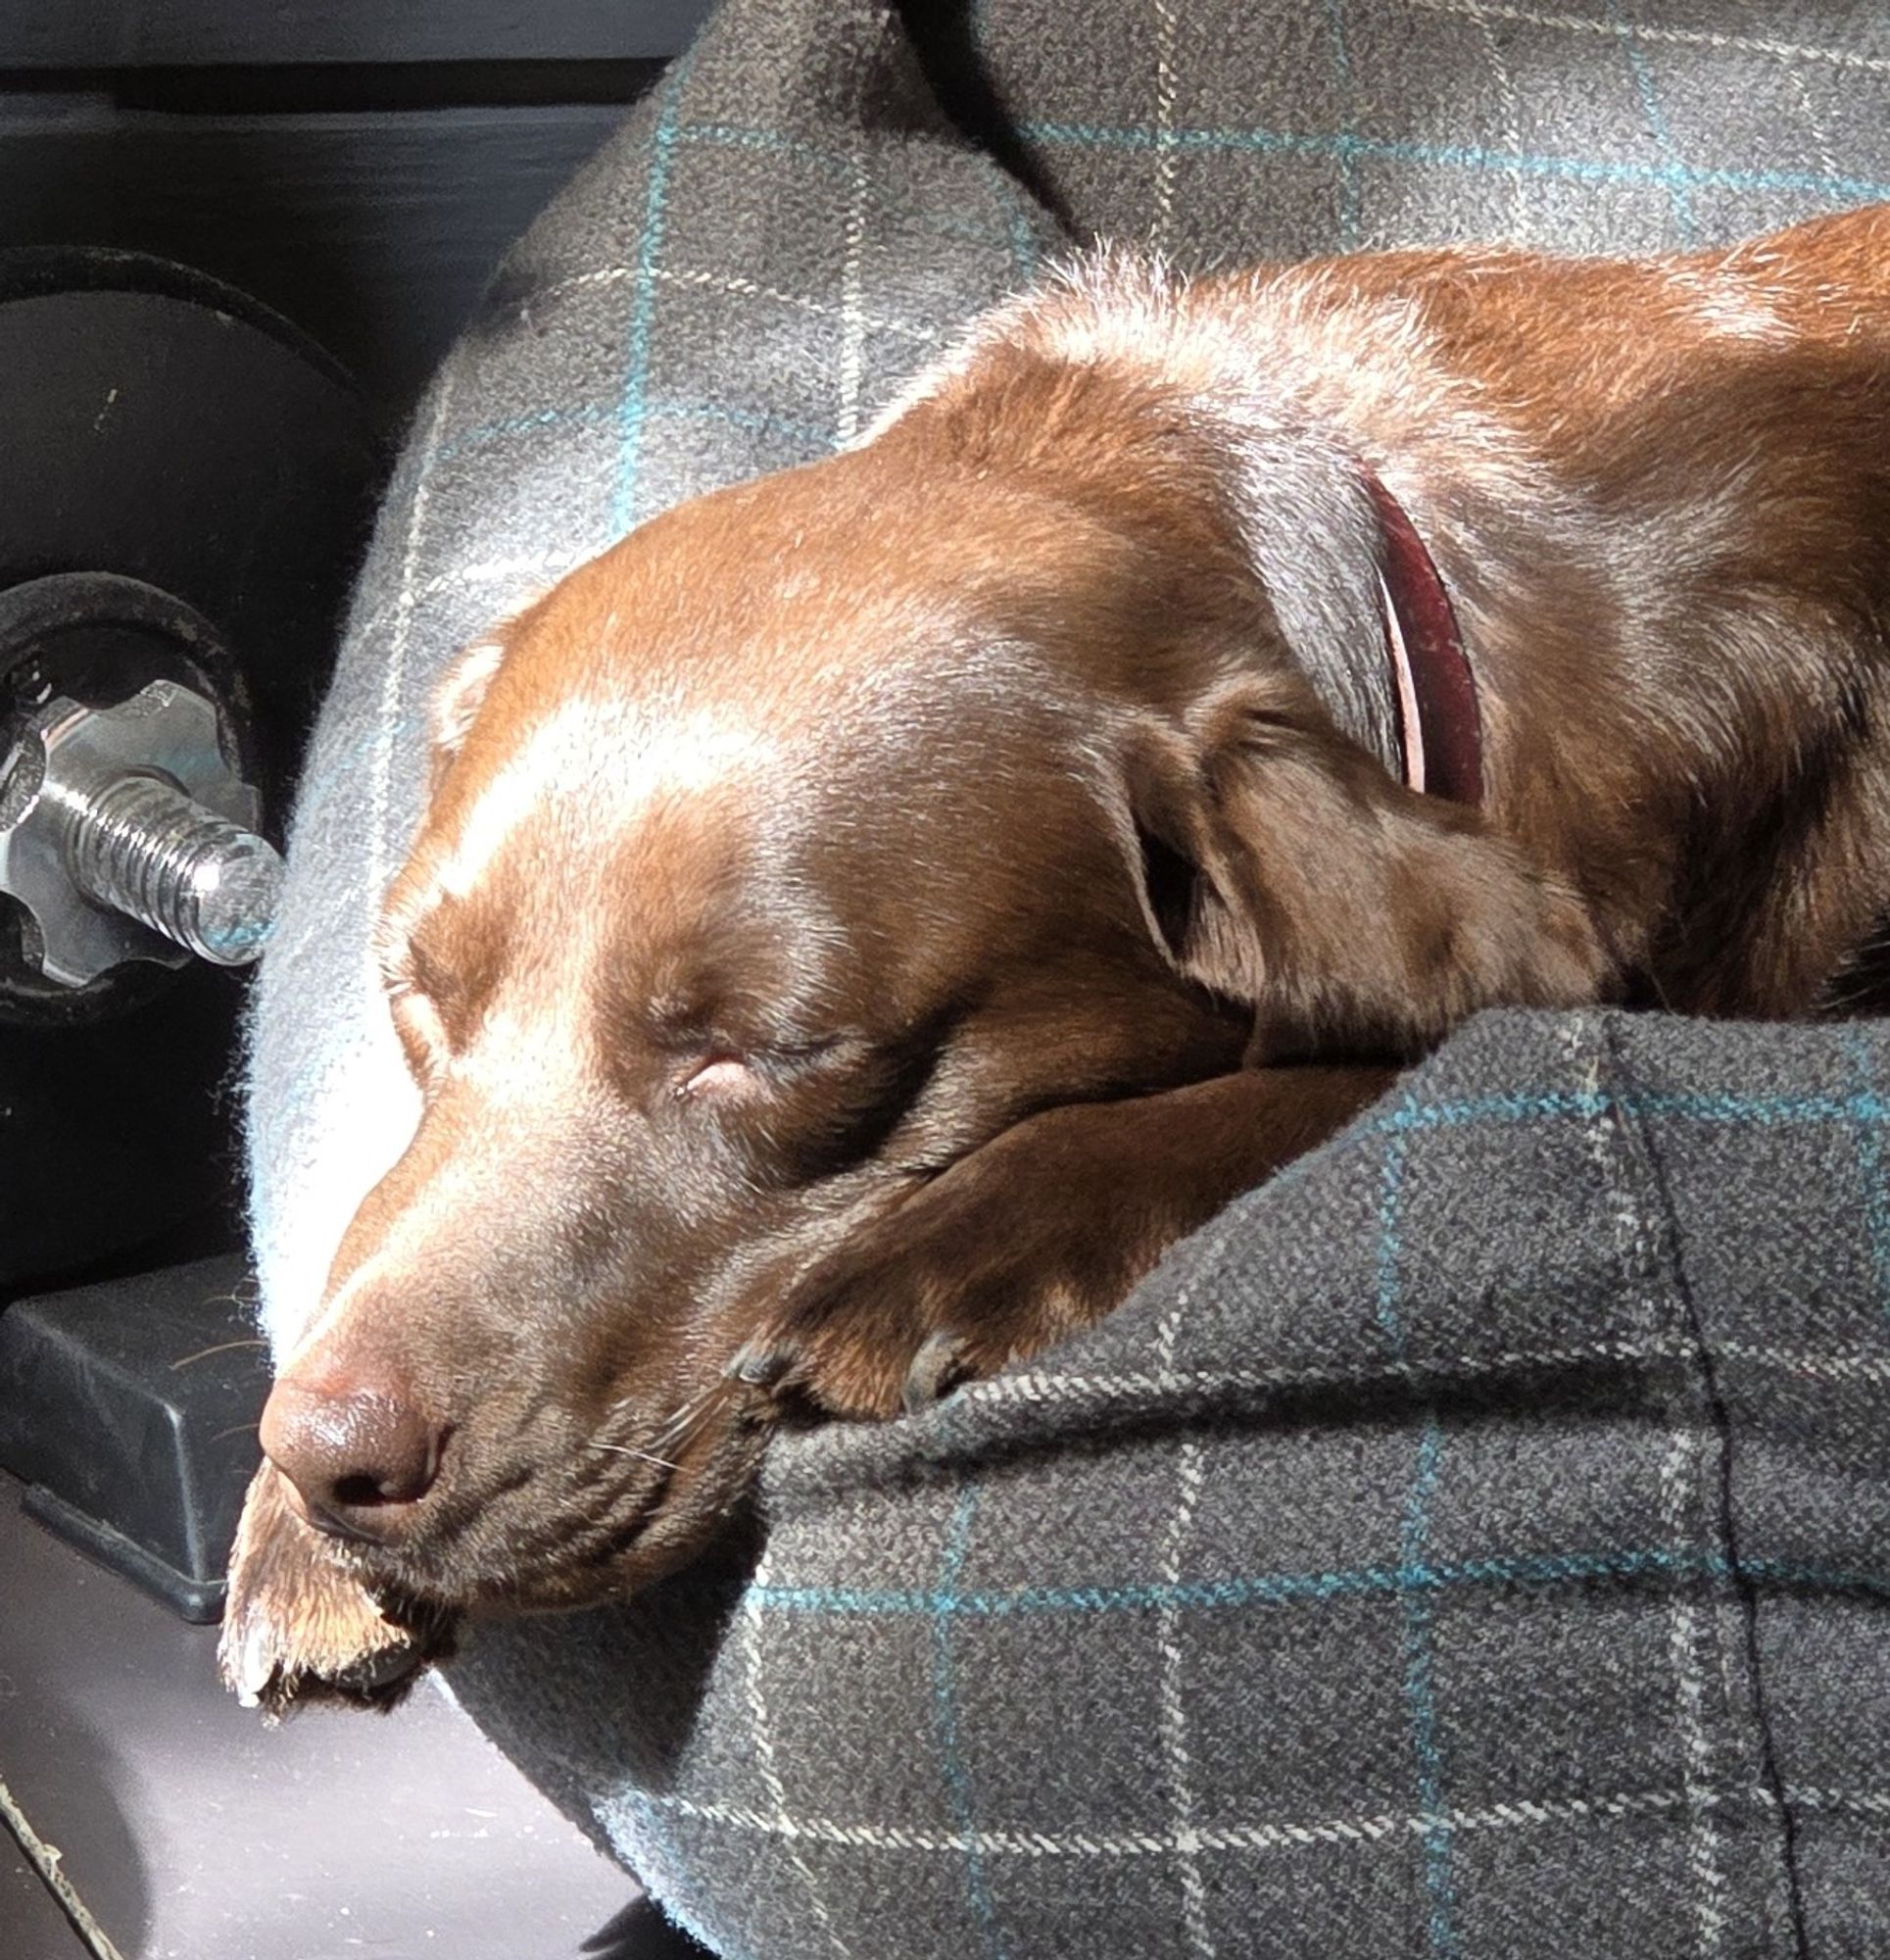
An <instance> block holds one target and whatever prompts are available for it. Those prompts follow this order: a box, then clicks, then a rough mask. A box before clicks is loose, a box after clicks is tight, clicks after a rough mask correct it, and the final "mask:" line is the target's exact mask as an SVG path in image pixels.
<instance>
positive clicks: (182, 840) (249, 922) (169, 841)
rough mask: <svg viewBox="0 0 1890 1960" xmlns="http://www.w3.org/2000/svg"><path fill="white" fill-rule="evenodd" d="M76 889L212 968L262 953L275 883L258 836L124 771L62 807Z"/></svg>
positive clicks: (276, 862)
mask: <svg viewBox="0 0 1890 1960" xmlns="http://www.w3.org/2000/svg"><path fill="white" fill-rule="evenodd" d="M68 817H69V825H70V827H69V828H68V830H67V834H66V836H67V845H66V848H67V861H68V864H69V866H70V869H71V872H72V876H73V880H74V882H75V883H76V884H77V885H78V886H79V888H80V889H81V890H82V891H83V892H84V893H85V894H86V895H87V896H88V897H89V898H91V899H94V900H96V901H97V902H98V903H99V904H100V905H103V906H109V907H112V908H113V909H115V910H117V911H121V912H128V913H129V914H130V915H131V917H133V918H135V919H137V920H138V921H139V922H140V923H142V924H144V925H147V926H149V927H150V928H151V929H152V931H154V932H160V933H162V934H163V935H164V936H165V938H167V939H169V940H170V941H172V942H173V943H174V944H176V945H178V946H181V947H183V948H185V949H186V950H187V951H189V952H191V953H194V954H196V955H197V956H199V957H200V958H203V959H208V960H210V961H211V962H212V963H213V964H215V965H218V966H246V965H248V964H249V962H250V961H251V960H253V959H255V958H256V957H257V956H258V955H259V954H261V952H262V951H263V942H264V941H265V940H266V939H267V937H268V930H269V925H270V923H271V921H272V920H273V918H274V916H275V907H276V901H277V898H278V897H279V895H280V893H281V889H282V859H281V858H279V857H278V856H277V855H276V853H275V851H274V849H273V848H272V847H271V846H270V845H269V843H268V842H267V839H265V838H261V837H258V836H257V835H256V833H255V832H254V831H251V830H245V829H244V828H243V827H242V825H241V824H237V823H230V822H228V821H226V820H225V819H224V818H222V817H220V816H218V815H217V813H216V812H215V811H214V810H209V809H205V808H204V806H203V805H202V804H200V803H197V802H195V801H193V800H192V799H191V798H190V797H188V796H186V795H185V794H184V793H183V791H182V790H180V789H178V788H177V787H176V786H175V785H174V784H172V783H169V782H166V781H164V780H163V779H162V778H160V777H157V776H149V775H136V774H133V775H124V776H120V777H119V778H118V779H117V780H116V781H114V782H111V783H108V784H107V785H105V786H104V787H103V788H102V789H99V790H97V791H95V792H93V793H92V794H91V795H90V796H87V797H86V798H84V800H83V801H82V802H81V803H77V804H76V805H75V806H74V805H69V806H68Z"/></svg>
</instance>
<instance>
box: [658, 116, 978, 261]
mask: <svg viewBox="0 0 1890 1960" xmlns="http://www.w3.org/2000/svg"><path fill="white" fill-rule="evenodd" d="M676 140H677V142H679V143H701V144H703V145H705V146H707V147H711V148H715V149H725V150H757V151H760V152H761V153H763V154H764V155H769V156H777V157H793V158H794V159H795V160H796V161H797V162H799V163H803V164H811V165H812V166H813V167H814V169H815V170H817V171H822V172H825V173H826V174H827V175H828V176H830V177H832V178H833V179H834V180H835V181H836V182H837V183H844V184H846V185H847V186H848V189H849V190H850V189H852V188H853V186H854V184H855V182H856V177H855V164H854V160H853V159H852V158H850V157H846V156H842V155H841V154H840V153H839V152H838V151H836V150H823V149H821V148H819V147H818V146H817V145H815V144H813V143H805V142H801V141H800V140H799V139H798V138H796V137H793V136H784V135H782V134H781V133H780V131H779V130H776V129H756V128H751V127H749V126H747V125H746V124H743V123H684V124H683V125H682V126H681V127H680V128H679V129H678V130H677V131H676ZM879 198H880V202H881V203H883V204H897V205H898V206H899V208H900V212H901V215H902V216H906V217H911V216H914V215H915V214H914V213H912V212H911V210H910V209H909V208H908V207H907V206H906V205H905V203H904V200H903V199H901V198H900V197H899V196H898V194H897V192H896V191H892V190H886V191H881V192H879ZM916 217H917V219H918V221H919V222H920V223H922V224H924V225H925V226H926V228H927V229H928V230H932V231H938V232H941V233H944V234H945V235H946V236H948V237H957V238H975V239H977V240H979V241H980V242H981V243H985V244H989V243H990V242H991V241H992V240H993V238H1001V237H1002V235H1003V233H1002V231H1001V230H999V229H998V228H996V227H994V226H993V225H991V224H980V223H979V222H978V221H976V220H975V219H965V218H954V217H952V216H951V215H950V214H949V213H946V212H940V211H929V210H923V209H922V210H920V211H918V212H917V213H916Z"/></svg>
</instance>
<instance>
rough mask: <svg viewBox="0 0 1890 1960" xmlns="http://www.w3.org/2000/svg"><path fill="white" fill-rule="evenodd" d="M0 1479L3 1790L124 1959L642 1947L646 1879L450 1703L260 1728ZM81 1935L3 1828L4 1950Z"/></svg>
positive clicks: (420, 1702)
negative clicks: (618, 1862)
mask: <svg viewBox="0 0 1890 1960" xmlns="http://www.w3.org/2000/svg"><path fill="white" fill-rule="evenodd" d="M19 1495H20V1486H19V1485H18V1484H17V1483H15V1482H13V1481H12V1480H11V1479H9V1478H7V1477H4V1476H0V1783H4V1784H5V1785H6V1786H7V1788H8V1789H10V1790H11V1792H12V1795H13V1799H14V1802H15V1803H16V1804H17V1805H18V1807H19V1809H20V1810H21V1811H22V1812H24V1816H25V1818H26V1820H27V1822H28V1824H29V1825H30V1827H31V1828H32V1829H33V1830H34V1831H36V1832H37V1833H38V1835H39V1836H40V1837H41V1838H43V1839H45V1841H46V1842H47V1843H48V1844H51V1845H55V1846H57V1847H58V1849H59V1852H60V1854H61V1863H62V1865H63V1868H64V1870H65V1872H66V1874H67V1876H68V1878H69V1879H70V1880H71V1882H72V1884H73V1887H74V1888H75V1889H76V1891H77V1892H78V1894H79V1896H80V1898H81V1899H82V1900H83V1902H84V1904H85V1906H86V1907H87V1908H88V1909H89V1910H90V1912H91V1913H92V1915H93V1916H94V1917H95V1918H96V1920H97V1921H98V1923H99V1925H100V1926H101V1927H102V1928H103V1929H104V1932H105V1933H106V1935H107V1936H109V1937H110V1939H111V1941H112V1942H113V1944H114V1945H116V1946H117V1948H118V1950H119V1951H120V1952H121V1954H122V1955H123V1956H124V1960H376V1957H378V1960H429V1956H433V1955H438V1956H440V1960H577V1956H579V1954H580V1953H581V1952H584V1951H586V1950H587V1949H588V1951H589V1953H590V1954H591V1956H592V1960H596V1956H597V1955H598V1954H600V1953H607V1954H610V1955H614V1956H618V1960H644V1956H645V1955H646V1954H647V1955H649V1956H651V1960H654V1957H655V1956H656V1955H657V1954H658V1953H669V1952H673V1951H674V1950H675V1949H674V1948H673V1947H672V1946H671V1945H670V1944H669V1942H668V1941H667V1940H666V1939H665V1938H663V1937H662V1936H661V1931H660V1929H659V1928H658V1927H656V1926H655V1925H654V1923H652V1922H653V1921H654V1915H651V1914H649V1912H648V1908H640V1907H639V1906H638V1905H636V1903H635V1900H636V1890H635V1887H634V1886H632V1884H631V1883H630V1881H629V1880H628V1879H627V1878H626V1877H625V1876H624V1875H623V1874H622V1873H621V1872H620V1871H618V1870H617V1869H616V1868H615V1867H614V1866H612V1865H610V1864H608V1863H606V1861H605V1860H604V1859H603V1858H602V1857H600V1856H599V1855H598V1854H597V1852H595V1851H594V1850H593V1849H592V1848H591V1846H590V1845H589V1844H588V1843H587V1842H586V1841H585V1839H584V1838H582V1837H581V1836H580V1835H579V1834H578V1832H577V1831H576V1830H575V1829H574V1828H573V1827H572V1826H571V1825H570V1824H569V1823H568V1822H567V1821H566V1820H565V1819H564V1818H562V1817H560V1816H559V1815H558V1813H557V1811H556V1810H555V1809H553V1807H552V1806H551V1805H550V1804H549V1803H548V1802H547V1801H546V1800H545V1798H544V1797H542V1796H541V1795H540V1794H539V1793H538V1792H537V1791H536V1790H535V1789H532V1787H531V1786H530V1785H529V1784H527V1783H526V1782H525V1781H524V1779H523V1778H522V1777H520V1776H519V1774H518V1773H517V1771H516V1770H514V1769H513V1768H512V1767H511V1765H510V1764H509V1762H508V1761H507V1760H506V1759H505V1757H503V1756H502V1755H501V1754H500V1753H499V1752H498V1750H497V1749H495V1748H494V1747H493V1746H492V1745H491V1744H490V1743H489V1742H487V1741H486V1740H485V1739H484V1738H483V1737H482V1736H481V1735H480V1734H479V1732H478V1731H477V1730H476V1729H475V1728H474V1727H473V1726H472V1724H471V1723H470V1722H469V1721H468V1720H467V1719H466V1718H465V1717H464V1716H463V1715H461V1714H460V1712H459V1711H458V1710H457V1709H456V1708H455V1707H454V1706H453V1705H452V1704H451V1703H450V1702H449V1701H448V1700H447V1699H446V1697H445V1696H444V1695H443V1694H440V1693H438V1692H437V1691H431V1690H427V1689H422V1691H420V1692H419V1693H417V1694H416V1695H414V1697H413V1698H412V1701H410V1702H409V1703H408V1705H407V1706H406V1707H405V1708H403V1709H401V1710H400V1711H399V1712H398V1713H396V1714H394V1715H392V1716H389V1717H373V1716H350V1715H342V1714H325V1715H324V1714H321V1713H318V1712H317V1713H314V1714H310V1715H306V1716H302V1717H299V1718H297V1719H296V1720H294V1721H291V1722H287V1723H285V1724H283V1725H282V1726H281V1727H280V1728H275V1729H270V1728H267V1727H266V1726H265V1724H264V1723H263V1721H262V1719H261V1718H260V1717H259V1716H257V1715H256V1714H254V1713H252V1712H250V1711H248V1710H246V1709H242V1708H239V1707H238V1706H237V1705H236V1702H235V1701H234V1699H232V1698H231V1696H229V1695H228V1694H226V1693H225V1692H224V1691H223V1689H222V1688H221V1686H220V1685H219V1684H218V1680H217V1677H216V1672H215V1667H214V1653H215V1648H216V1643H217V1635H216V1629H215V1628H212V1627H190V1626H185V1625H184V1624H183V1623H182V1622H181V1621H179V1620H177V1619H174V1618H173V1617H172V1616H171V1615H170V1613H169V1612H168V1611H167V1610H166V1609H165V1608H164V1607H162V1606H160V1605H159V1604H158V1603H157V1602H156V1601H154V1600H152V1599H150V1598H148V1597H146V1596H145V1595H144V1594H143V1593H139V1592H137V1591H135V1590H134V1589H133V1588H132V1587H131V1586H130V1585H128V1584H127V1583H126V1582H125V1581H123V1580H122V1579H120V1578H117V1577H116V1576H114V1575H113V1574H110V1573H108V1572H105V1571H102V1570H100V1569H99V1568H98V1567H96V1566H93V1565H91V1564H90V1563H88V1562H87V1561H86V1560H85V1559H84V1558H82V1557H81V1556H80V1555H79V1554H78V1553H77V1552H75V1551H73V1550H72V1549H71V1548H69V1547H68V1546H67V1545H65V1544H61V1543H60V1542H59V1541H58V1540H56V1539H54V1538H52V1537H50V1536H49V1535H48V1534H47V1533H46V1532H45V1531H44V1530H43V1529H41V1527H40V1526H39V1525H37V1524H35V1523H34V1522H33V1521H32V1520H31V1519H29V1518H27V1517H24V1515H23V1514H22V1513H21V1511H20V1507H19ZM87 1953H88V1948H87V1946H86V1945H85V1943H84V1942H83V1941H82V1940H81V1939H80V1937H79V1936H78V1935H77V1934H75V1933H74V1932H73V1929H72V1927H71V1926H70V1924H69V1923H68V1920H67V1918H66V1916H65V1915H64V1913H62V1912H61V1911H60V1909H59V1908H58V1907H57V1906H56V1905H55V1904H54V1903H53V1901H52V1897H51V1894H50V1893H49V1892H48V1891H47V1890H46V1888H45V1887H43V1886H42V1885H41V1884H40V1882H39V1880H38V1878H37V1877H36V1876H35V1875H34V1873H33V1872H32V1870H31V1869H30V1867H29V1866H28V1864H27V1862H26V1860H25V1859H24V1857H23V1856H22V1855H21V1852H20V1847H19V1845H18V1843H17V1842H16V1840H15V1838H14V1837H13V1835H12V1834H11V1833H9V1832H8V1831H7V1830H6V1829H5V1828H4V1827H0V1954H4V1955H6V1956H7V1960H86V1955H87Z"/></svg>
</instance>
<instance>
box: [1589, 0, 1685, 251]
mask: <svg viewBox="0 0 1890 1960" xmlns="http://www.w3.org/2000/svg"><path fill="white" fill-rule="evenodd" d="M1608 18H1609V20H1610V21H1612V22H1613V23H1614V27H1615V34H1616V37H1617V39H1618V40H1619V41H1620V43H1621V52H1622V55H1623V59H1624V60H1625V61H1626V63H1627V70H1628V73H1630V74H1631V75H1632V76H1633V78H1634V91H1635V93H1636V94H1637V95H1638V96H1639V97H1640V103H1641V113H1642V114H1643V115H1644V116H1645V117H1646V118H1647V127H1648V130H1649V132H1650V133H1651V134H1652V136H1653V138H1654V141H1655V142H1656V143H1658V144H1659V145H1660V150H1661V155H1662V156H1664V157H1665V158H1666V159H1667V161H1668V165H1669V167H1670V168H1672V169H1679V170H1684V169H1685V165H1684V164H1682V163H1681V161H1680V152H1679V146H1678V145H1677V144H1676V143H1675V142H1674V141H1673V130H1672V124H1670V123H1669V122H1668V120H1667V110H1666V107H1665V105H1664V104H1663V103H1662V101H1661V95H1660V90H1659V89H1658V88H1657V87H1656V86H1655V85H1654V72H1653V70H1652V69H1651V68H1650V67H1649V66H1648V63H1647V55H1646V52H1645V51H1644V50H1643V49H1642V48H1641V47H1640V46H1639V45H1638V44H1637V43H1636V42H1635V40H1634V37H1633V35H1632V34H1631V33H1629V32H1628V30H1627V24H1626V22H1625V21H1624V20H1623V18H1622V12H1621V0H1608ZM1667 189H1668V198H1669V201H1670V202H1671V203H1672V207H1673V222H1674V224H1675V226H1676V227H1677V228H1678V230H1679V234H1680V240H1681V242H1682V243H1683V244H1687V245H1691V244H1693V243H1695V242H1696V241H1697V239H1698V237H1699V226H1698V225H1697V224H1695V223H1694V221H1693V200H1692V198H1691V197H1690V196H1689V195H1688V189H1687V186H1686V184H1685V183H1683V182H1680V181H1677V180H1676V181H1672V182H1670V183H1669V184H1668V187H1667Z"/></svg>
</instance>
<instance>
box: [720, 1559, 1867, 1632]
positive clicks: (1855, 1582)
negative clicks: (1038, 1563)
mask: <svg viewBox="0 0 1890 1960" xmlns="http://www.w3.org/2000/svg"><path fill="white" fill-rule="evenodd" d="M1735 1576H1736V1577H1739V1578H1742V1579H1747V1580H1755V1581H1762V1582H1768V1583H1771V1584H1776V1585H1781V1586H1793V1587H1802V1588H1811V1589H1814V1590H1817V1591H1824V1592H1832V1593H1863V1594H1866V1595H1867V1596H1871V1597H1881V1598H1885V1599H1890V1573H1873V1572H1858V1571H1851V1570H1847V1569H1845V1568H1842V1567H1838V1566H1827V1565H1817V1564H1812V1563H1810V1562H1807V1561H1804V1560H1799V1559H1785V1558H1741V1559H1739V1560H1737V1561H1734V1560H1732V1559H1730V1558H1728V1557H1727V1556H1726V1555H1725V1554H1724V1553H1723V1552H1719V1551H1706V1550H1701V1549H1698V1548H1695V1547H1690V1546H1681V1547H1654V1548H1650V1549H1645V1550H1639V1551H1564V1552H1522V1553H1517V1554H1514V1555H1511V1556H1505V1557H1494V1556H1492V1557H1486V1558H1460V1559H1447V1560H1435V1559H1401V1560H1400V1562H1399V1563H1398V1564H1396V1565H1360V1566H1349V1567H1340V1568H1337V1569H1335V1570H1333V1571H1330V1572H1276V1573H1263V1574H1259V1575H1256V1576H1253V1577H1249V1578H1241V1579H1204V1580H1188V1581H1183V1582H1181V1583H1178V1584H1162V1583H1157V1582H1154V1581H1150V1582H1148V1583H1146V1584H1138V1585H1129V1586H1026V1587H1020V1588H1019V1589H1018V1590H1017V1591H1015V1592H1009V1593H960V1592H958V1591H957V1590H956V1589H955V1588H952V1587H934V1588H928V1587H885V1588H879V1587H850V1586H778V1585H774V1584H769V1585H765V1586H756V1587H752V1588H751V1589H750V1593H749V1595H748V1596H749V1597H750V1599H751V1600H752V1601H753V1603H754V1604H755V1606H756V1607H757V1608H758V1609H760V1610H761V1611H764V1612H774V1613H823V1614H832V1615H835V1616H836V1617H840V1616H850V1615H862V1616H877V1617H888V1618H898V1617H912V1616H918V1615H928V1616H929V1615H935V1614H937V1615H951V1616H962V1617H965V1618H984V1619H999V1618H1003V1617H1006V1616H1022V1615H1027V1614H1035V1613H1150V1612H1157V1611H1160V1610H1162V1609H1163V1608H1167V1609H1169V1610H1178V1609H1179V1610H1181V1611H1217V1610H1220V1611H1225V1610H1229V1609H1239V1608H1243V1607H1248V1606H1290V1605H1296V1604H1299V1603H1301V1602H1302V1601H1307V1600H1312V1601H1318V1600H1326V1599H1347V1598H1374V1597H1383V1596H1387V1595H1389V1596H1393V1597H1395V1596H1398V1595H1401V1594H1403V1593H1446V1592H1452V1591H1455V1590H1457V1589H1459V1588H1463V1587H1469V1586H1486V1587H1499V1586H1570V1585H1584V1584H1586V1583H1588V1582H1589V1581H1592V1580H1623V1579H1672V1578H1695V1579H1697V1578H1708V1579H1730V1578H1733V1577H1735Z"/></svg>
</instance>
